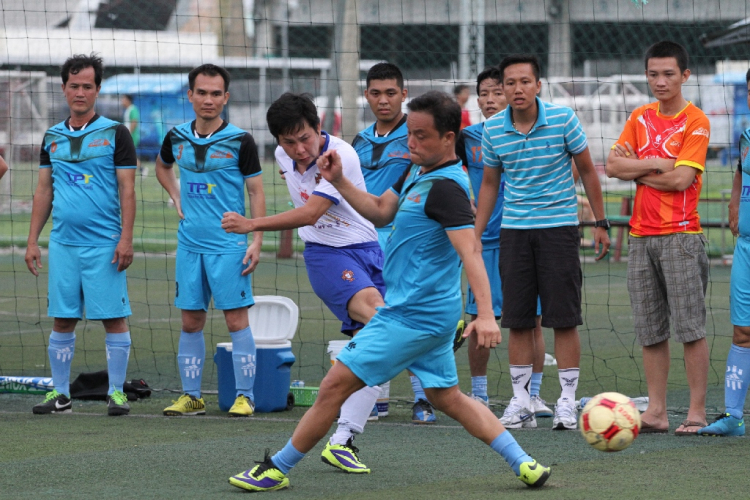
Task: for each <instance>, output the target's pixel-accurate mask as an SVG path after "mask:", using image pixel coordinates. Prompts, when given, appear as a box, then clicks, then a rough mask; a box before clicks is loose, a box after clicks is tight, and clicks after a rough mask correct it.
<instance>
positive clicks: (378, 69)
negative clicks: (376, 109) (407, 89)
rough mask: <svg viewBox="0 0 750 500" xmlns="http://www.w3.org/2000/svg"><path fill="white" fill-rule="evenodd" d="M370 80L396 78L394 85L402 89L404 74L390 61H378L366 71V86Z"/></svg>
mask: <svg viewBox="0 0 750 500" xmlns="http://www.w3.org/2000/svg"><path fill="white" fill-rule="evenodd" d="M372 80H396V85H398V88H400V89H401V90H404V75H402V74H401V70H400V69H398V66H396V65H395V64H391V63H378V64H376V65H375V66H373V67H372V68H370V71H368V72H367V88H370V81H372Z"/></svg>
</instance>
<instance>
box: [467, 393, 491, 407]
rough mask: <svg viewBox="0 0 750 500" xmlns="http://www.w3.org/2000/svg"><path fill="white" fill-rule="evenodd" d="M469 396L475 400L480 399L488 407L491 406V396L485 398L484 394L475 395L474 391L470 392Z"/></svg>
mask: <svg viewBox="0 0 750 500" xmlns="http://www.w3.org/2000/svg"><path fill="white" fill-rule="evenodd" d="M468 396H469V397H470V398H471V399H473V400H475V401H479V402H480V403H482V404H483V405H484V406H486V407H487V408H489V407H490V398H487V399H484V398H483V397H482V396H475V395H474V394H473V393H471V392H470V393H469V394H468Z"/></svg>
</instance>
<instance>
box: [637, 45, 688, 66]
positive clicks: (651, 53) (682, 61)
mask: <svg viewBox="0 0 750 500" xmlns="http://www.w3.org/2000/svg"><path fill="white" fill-rule="evenodd" d="M655 57H659V58H661V57H674V58H675V59H676V60H677V66H678V67H679V68H680V73H684V72H685V70H686V69H688V64H690V58H689V57H688V53H687V50H685V47H683V46H682V45H680V44H679V43H677V42H672V41H669V40H662V41H661V42H656V43H655V44H653V45H652V46H651V47H649V48H648V49H646V54H645V55H644V62H645V65H646V70H648V60H649V59H652V58H655Z"/></svg>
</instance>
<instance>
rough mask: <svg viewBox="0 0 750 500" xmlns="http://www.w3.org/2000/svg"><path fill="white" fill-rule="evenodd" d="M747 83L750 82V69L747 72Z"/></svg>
mask: <svg viewBox="0 0 750 500" xmlns="http://www.w3.org/2000/svg"><path fill="white" fill-rule="evenodd" d="M745 83H750V69H749V70H747V73H745Z"/></svg>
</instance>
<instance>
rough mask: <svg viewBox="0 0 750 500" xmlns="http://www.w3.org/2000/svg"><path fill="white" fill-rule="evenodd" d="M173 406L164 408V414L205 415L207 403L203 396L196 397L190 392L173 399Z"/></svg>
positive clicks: (174, 415)
mask: <svg viewBox="0 0 750 500" xmlns="http://www.w3.org/2000/svg"><path fill="white" fill-rule="evenodd" d="M172 403H174V404H172V406H167V407H166V408H164V412H163V413H164V415H166V416H167V417H179V416H183V415H184V416H191V415H205V414H206V403H205V402H204V401H203V398H196V397H195V396H191V395H190V394H183V395H182V396H180V397H179V398H177V401H172Z"/></svg>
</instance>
